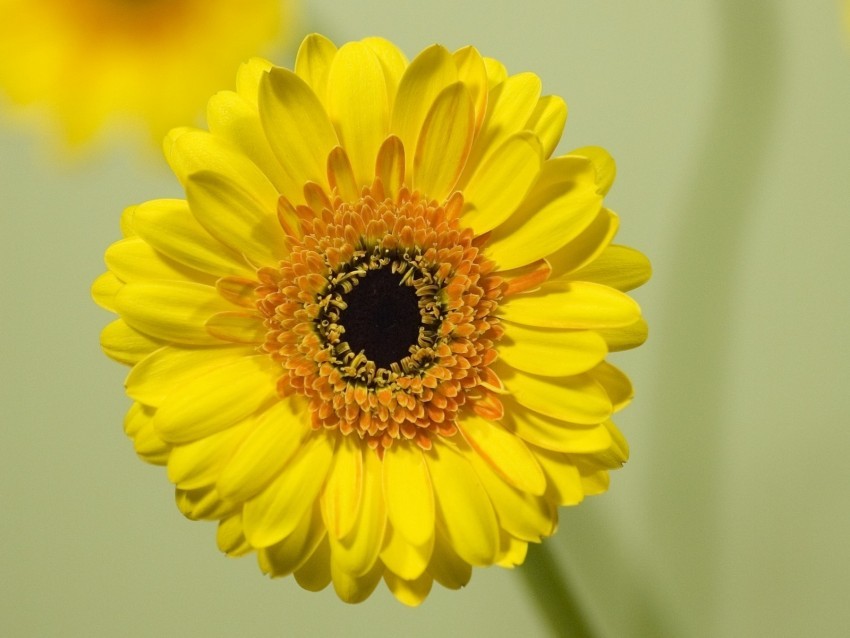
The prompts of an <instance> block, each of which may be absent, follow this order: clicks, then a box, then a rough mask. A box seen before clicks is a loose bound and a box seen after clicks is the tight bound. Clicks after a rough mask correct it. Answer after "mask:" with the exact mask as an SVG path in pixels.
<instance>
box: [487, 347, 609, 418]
mask: <svg viewBox="0 0 850 638" xmlns="http://www.w3.org/2000/svg"><path fill="white" fill-rule="evenodd" d="M492 368H493V371H494V372H495V373H496V374H498V375H499V378H500V379H501V380H502V381H503V382H504V384H505V387H506V388H507V389H508V391H509V392H510V393H511V394H512V395H513V396H514V398H515V399H516V401H517V403H519V404H520V405H523V406H525V407H527V408H528V409H529V410H534V411H535V412H539V413H540V414H545V415H546V416H550V417H552V418H555V419H560V420H562V421H571V422H575V423H579V424H582V423H584V424H587V425H592V424H596V423H601V422H602V421H604V420H605V419H607V418H608V417H609V416H611V412H612V405H611V401H610V399H609V398H608V395H607V394H606V393H605V390H604V389H603V387H602V385H600V383H599V382H597V381H596V380H595V379H594V378H593V377H591V376H590V375H589V374H578V375H575V376H571V377H540V376H536V375H531V374H526V373H524V372H520V371H519V370H514V369H512V368H508V367H506V366H504V365H502V364H500V363H499V362H496V364H494V365H493V366H492Z"/></svg>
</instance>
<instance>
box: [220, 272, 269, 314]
mask: <svg viewBox="0 0 850 638" xmlns="http://www.w3.org/2000/svg"><path fill="white" fill-rule="evenodd" d="M259 285H260V284H259V282H258V281H257V280H256V279H249V278H247V277H235V276H234V277H221V278H219V279H216V282H215V289H216V290H217V291H218V294H220V295H221V296H222V298H224V299H227V301H229V302H230V303H232V304H234V305H236V306H241V307H242V308H251V309H252V310H253V309H256V307H257V295H256V290H257V287H258V286H259Z"/></svg>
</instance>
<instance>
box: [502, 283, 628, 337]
mask: <svg viewBox="0 0 850 638" xmlns="http://www.w3.org/2000/svg"><path fill="white" fill-rule="evenodd" d="M499 310H500V314H501V315H502V316H503V317H504V318H505V319H507V320H508V321H512V322H515V323H519V324H522V325H527V326H538V327H541V328H571V329H575V330H584V329H594V328H618V327H620V326H628V325H631V324H633V323H634V322H635V321H637V320H638V319H639V318H640V307H639V306H638V305H637V303H635V301H634V300H633V299H632V298H631V297H629V296H628V295H626V294H624V293H622V292H620V291H619V290H614V289H613V288H609V287H608V286H603V285H601V284H593V283H587V282H583V281H560V280H556V281H549V282H546V283H544V284H543V285H542V286H541V287H540V288H539V289H538V290H536V291H534V292H530V293H523V294H519V295H516V296H513V297H510V298H508V299H507V301H505V302H504V303H503V304H502V305H501V306H499Z"/></svg>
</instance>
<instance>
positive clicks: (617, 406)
mask: <svg viewBox="0 0 850 638" xmlns="http://www.w3.org/2000/svg"><path fill="white" fill-rule="evenodd" d="M589 374H590V376H591V377H593V378H594V379H596V381H597V383H599V384H600V385H601V386H602V387H603V388H605V392H607V393H608V396H609V397H610V399H611V403H612V404H613V405H614V411H615V412H616V411H618V410H622V409H623V408H624V407H626V406H627V405H628V404H629V402H630V401H631V400H632V398H633V397H634V396H635V391H634V388H633V387H632V383H631V381H629V378H628V377H627V376H626V375H625V374H624V373H623V372H622V371H621V370H620V369H619V368H616V367H615V366H612V365H611V364H610V363H608V362H607V361H603V362H602V363H600V364H599V365H598V366H596V367H595V368H594V369H593V370H591V371H590V372H589Z"/></svg>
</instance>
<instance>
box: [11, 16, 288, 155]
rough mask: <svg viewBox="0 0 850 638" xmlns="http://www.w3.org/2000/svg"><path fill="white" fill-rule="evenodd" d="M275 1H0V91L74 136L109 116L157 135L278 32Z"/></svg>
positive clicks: (188, 117)
mask: <svg viewBox="0 0 850 638" xmlns="http://www.w3.org/2000/svg"><path fill="white" fill-rule="evenodd" d="M292 4H294V3H292V2H281V0H244V1H242V2H233V0H143V1H140V0H0V93H6V94H7V95H8V97H9V98H10V99H11V101H12V103H15V104H40V105H43V106H46V107H47V109H49V110H50V111H51V115H52V116H53V117H54V119H56V120H57V121H58V123H59V125H60V127H61V129H62V130H63V131H64V134H65V137H66V138H67V140H68V142H69V143H71V144H80V143H82V142H85V141H87V140H89V139H90V138H92V137H93V136H94V135H95V133H96V132H97V131H98V130H99V129H100V128H101V127H102V126H103V125H104V124H105V123H106V122H107V120H110V119H111V118H113V117H124V118H126V119H130V120H133V119H135V120H139V121H142V122H144V123H145V124H146V125H147V126H148V128H149V129H150V131H151V133H152V135H153V136H154V139H156V140H157V141H159V140H161V139H162V138H163V136H164V135H165V134H166V133H167V132H168V130H169V129H171V128H172V127H174V126H178V125H182V124H186V123H187V122H193V121H194V120H195V119H196V117H197V116H198V115H200V114H201V112H202V110H203V106H204V104H205V102H206V100H207V99H208V98H209V96H210V95H211V94H212V93H213V92H214V91H216V90H218V89H219V88H221V87H222V86H229V85H230V83H231V82H232V80H233V74H234V73H235V72H236V69H237V68H238V66H239V64H240V63H241V62H242V61H243V60H245V59H247V58H248V57H250V56H253V55H258V54H260V53H263V52H264V51H266V50H267V49H268V48H269V46H270V45H271V44H272V43H273V42H274V41H275V39H276V38H280V37H281V36H283V35H284V33H283V31H284V29H283V26H284V24H285V23H286V22H288V21H289V20H290V16H289V15H288V14H289V13H291V10H290V5H292Z"/></svg>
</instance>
